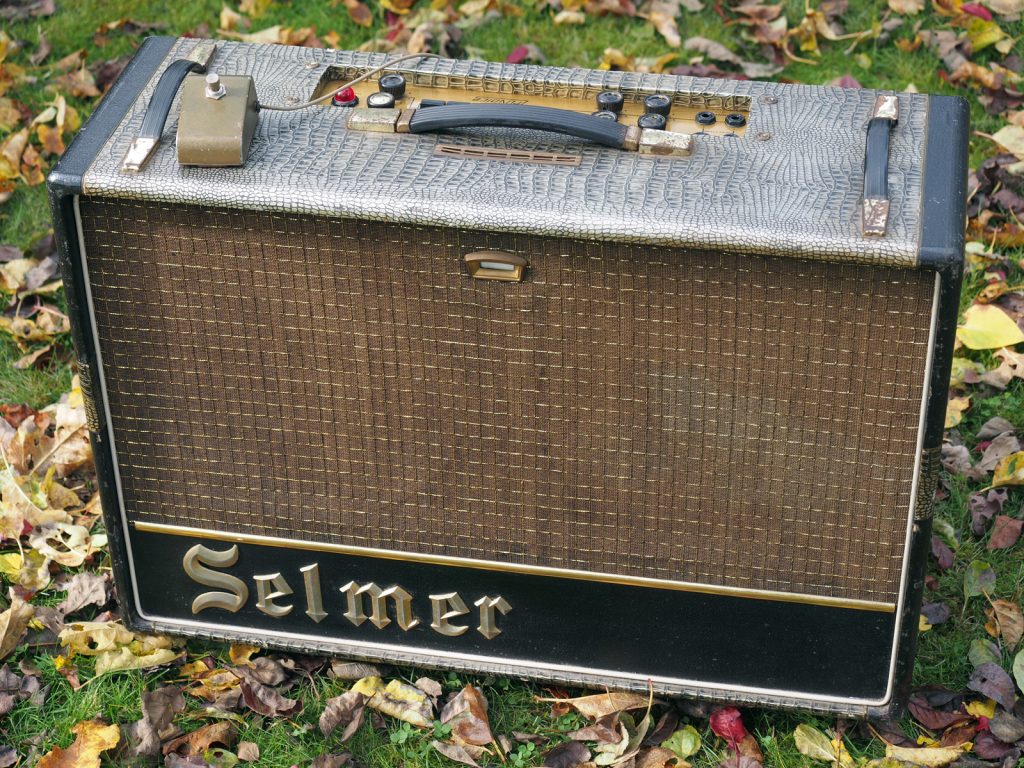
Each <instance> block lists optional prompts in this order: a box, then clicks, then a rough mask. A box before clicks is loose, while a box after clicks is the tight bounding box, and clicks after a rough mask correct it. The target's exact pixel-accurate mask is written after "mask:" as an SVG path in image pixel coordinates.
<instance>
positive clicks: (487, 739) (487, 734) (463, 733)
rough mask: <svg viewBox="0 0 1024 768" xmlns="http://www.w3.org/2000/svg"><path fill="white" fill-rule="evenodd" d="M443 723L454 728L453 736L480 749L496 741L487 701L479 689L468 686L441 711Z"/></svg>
mask: <svg viewBox="0 0 1024 768" xmlns="http://www.w3.org/2000/svg"><path fill="white" fill-rule="evenodd" d="M441 722H442V723H448V724H449V725H451V727H452V734H453V735H454V736H455V737H457V738H458V739H460V740H461V741H464V742H465V743H466V744H473V745H475V746H478V747H482V746H486V745H487V744H490V743H491V742H492V741H494V736H493V734H492V733H491V726H490V723H489V722H488V719H487V699H485V698H484V695H483V693H482V692H481V691H480V689H479V688H475V687H474V686H472V685H467V686H466V687H465V688H463V689H462V690H461V691H459V693H458V695H456V696H454V697H453V698H452V699H451V700H450V701H449V702H448V703H447V704H445V706H444V709H443V710H441Z"/></svg>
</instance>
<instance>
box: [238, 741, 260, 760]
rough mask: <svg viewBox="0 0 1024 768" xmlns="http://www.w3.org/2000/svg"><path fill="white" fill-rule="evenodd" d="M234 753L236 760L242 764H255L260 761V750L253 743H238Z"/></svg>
mask: <svg viewBox="0 0 1024 768" xmlns="http://www.w3.org/2000/svg"><path fill="white" fill-rule="evenodd" d="M236 752H237V754H238V759H239V760H241V761H242V762H243V763H255V762H256V761H257V760H259V759H260V748H259V746H258V745H257V744H256V743H255V742H253V741H240V742H238V749H237V750H236Z"/></svg>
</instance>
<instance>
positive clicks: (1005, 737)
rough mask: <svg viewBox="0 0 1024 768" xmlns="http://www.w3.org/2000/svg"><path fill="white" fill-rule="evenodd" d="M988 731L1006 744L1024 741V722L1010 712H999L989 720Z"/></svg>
mask: <svg viewBox="0 0 1024 768" xmlns="http://www.w3.org/2000/svg"><path fill="white" fill-rule="evenodd" d="M988 729H989V731H990V732H991V733H992V735H993V736H995V737H996V738H997V739H999V741H1001V742H1003V743H1004V744H1013V743H1014V742H1015V741H1020V740H1021V739H1024V721H1022V720H1019V719H1018V718H1016V717H1014V716H1013V715H1012V714H1011V713H1009V712H998V713H996V715H995V717H993V718H992V719H991V720H989V723H988Z"/></svg>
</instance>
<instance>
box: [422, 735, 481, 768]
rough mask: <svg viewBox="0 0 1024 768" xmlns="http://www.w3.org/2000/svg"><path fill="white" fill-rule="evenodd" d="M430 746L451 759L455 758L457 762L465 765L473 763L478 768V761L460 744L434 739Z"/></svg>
mask: <svg viewBox="0 0 1024 768" xmlns="http://www.w3.org/2000/svg"><path fill="white" fill-rule="evenodd" d="M430 746H432V747H433V748H434V749H436V750H437V751H438V752H440V753H441V754H442V755H444V756H445V757H447V758H448V759H449V760H454V761H455V762H457V763H462V764H463V765H471V766H473V767H474V768H477V765H478V763H477V762H476V760H474V759H473V756H472V755H470V754H469V752H467V751H466V748H465V747H463V746H461V745H459V744H446V743H444V742H441V741H436V740H435V741H432V742H430Z"/></svg>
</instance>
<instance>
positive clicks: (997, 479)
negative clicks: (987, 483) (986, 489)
mask: <svg viewBox="0 0 1024 768" xmlns="http://www.w3.org/2000/svg"><path fill="white" fill-rule="evenodd" d="M1001 485H1024V451H1017V452H1016V453H1011V454H1010V455H1009V456H1006V457H1005V458H1003V459H1002V460H1001V461H1000V462H999V463H998V464H996V468H995V471H994V472H993V473H992V487H994V488H998V487H999V486H1001Z"/></svg>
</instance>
